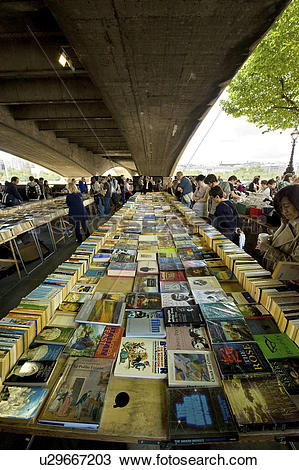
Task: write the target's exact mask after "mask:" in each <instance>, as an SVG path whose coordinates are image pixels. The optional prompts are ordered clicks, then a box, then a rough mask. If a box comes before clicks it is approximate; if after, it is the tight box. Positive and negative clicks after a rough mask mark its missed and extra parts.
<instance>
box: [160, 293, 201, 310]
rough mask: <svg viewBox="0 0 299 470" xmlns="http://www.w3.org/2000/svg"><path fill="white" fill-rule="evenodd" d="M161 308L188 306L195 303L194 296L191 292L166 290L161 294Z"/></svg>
mask: <svg viewBox="0 0 299 470" xmlns="http://www.w3.org/2000/svg"><path fill="white" fill-rule="evenodd" d="M161 302H162V308H166V307H188V306H189V305H195V301H194V298H193V296H192V294H191V293H187V294H185V293H183V292H166V293H162V294H161Z"/></svg>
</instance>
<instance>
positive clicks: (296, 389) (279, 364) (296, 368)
mask: <svg viewBox="0 0 299 470" xmlns="http://www.w3.org/2000/svg"><path fill="white" fill-rule="evenodd" d="M269 362H270V365H271V367H272V370H273V372H274V373H275V375H276V377H277V378H278V379H279V380H280V382H281V383H282V385H283V386H284V388H285V389H286V391H287V392H288V393H289V394H290V395H298V394H299V358H295V357H294V358H292V357H289V358H287V359H272V360H270V361H269Z"/></svg>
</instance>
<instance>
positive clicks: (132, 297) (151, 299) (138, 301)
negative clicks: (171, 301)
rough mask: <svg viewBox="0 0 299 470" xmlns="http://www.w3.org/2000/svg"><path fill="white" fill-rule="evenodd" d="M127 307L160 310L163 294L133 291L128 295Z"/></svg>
mask: <svg viewBox="0 0 299 470" xmlns="http://www.w3.org/2000/svg"><path fill="white" fill-rule="evenodd" d="M126 308H127V309H137V310H143V309H148V310H160V309H161V295H160V294H156V293H149V294H141V293H136V292H132V293H130V294H128V295H127V297H126Z"/></svg>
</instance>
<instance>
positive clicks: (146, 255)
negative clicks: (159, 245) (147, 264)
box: [137, 251, 157, 262]
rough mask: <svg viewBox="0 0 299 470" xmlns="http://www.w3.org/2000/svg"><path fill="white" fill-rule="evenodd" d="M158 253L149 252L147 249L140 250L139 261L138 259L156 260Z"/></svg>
mask: <svg viewBox="0 0 299 470" xmlns="http://www.w3.org/2000/svg"><path fill="white" fill-rule="evenodd" d="M156 259H157V255H156V253H148V252H147V251H138V253H137V262H138V261H156Z"/></svg>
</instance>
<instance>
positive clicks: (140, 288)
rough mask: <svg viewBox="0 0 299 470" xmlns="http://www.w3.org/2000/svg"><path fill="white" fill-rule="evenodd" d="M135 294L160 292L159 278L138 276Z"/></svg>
mask: <svg viewBox="0 0 299 470" xmlns="http://www.w3.org/2000/svg"><path fill="white" fill-rule="evenodd" d="M133 291H134V292H159V281H158V276H155V275H150V276H144V275H143V276H136V277H135V282H134V287H133Z"/></svg>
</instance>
